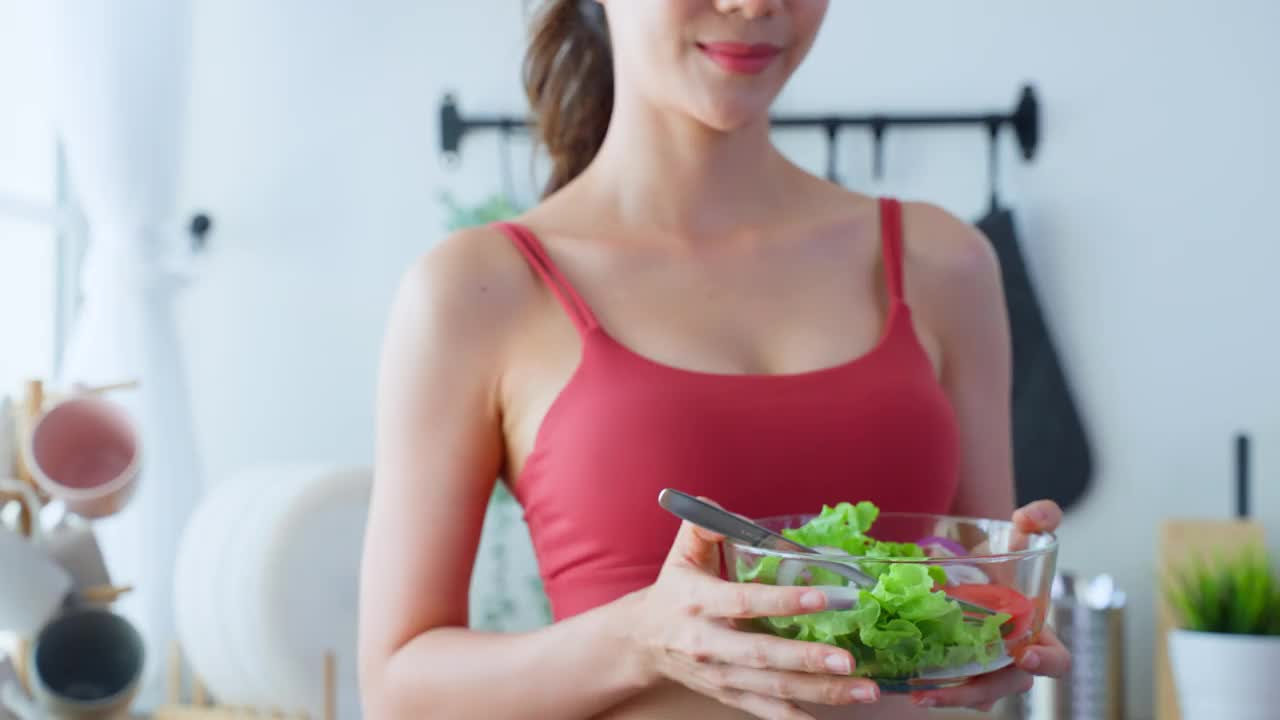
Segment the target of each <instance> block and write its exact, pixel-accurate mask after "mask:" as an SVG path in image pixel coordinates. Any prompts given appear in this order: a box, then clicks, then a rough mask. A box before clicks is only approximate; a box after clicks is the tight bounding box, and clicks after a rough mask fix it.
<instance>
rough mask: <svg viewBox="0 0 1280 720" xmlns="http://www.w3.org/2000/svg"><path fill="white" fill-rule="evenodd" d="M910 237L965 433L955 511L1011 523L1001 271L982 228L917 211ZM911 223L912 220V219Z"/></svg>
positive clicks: (946, 381)
mask: <svg viewBox="0 0 1280 720" xmlns="http://www.w3.org/2000/svg"><path fill="white" fill-rule="evenodd" d="M915 209H916V212H915V216H914V217H913V218H911V220H915V223H914V225H915V226H916V227H914V228H912V227H910V226H909V225H908V232H909V233H911V234H912V235H914V236H915V237H917V238H919V240H920V242H919V243H918V245H921V246H923V247H920V248H919V250H918V251H917V252H916V255H917V256H918V257H919V258H920V262H919V264H920V265H921V277H922V280H923V283H922V284H923V285H924V288H923V289H922V292H927V293H928V297H927V299H926V308H927V312H928V320H929V321H930V325H931V327H932V329H933V330H934V332H935V334H936V336H937V338H938V342H939V344H940V346H941V354H942V372H941V381H942V385H943V388H944V389H945V391H946V393H947V395H948V397H949V398H950V400H951V404H952V407H953V408H954V409H955V413H956V421H957V422H958V424H959V428H960V452H961V457H960V460H961V464H960V482H959V486H958V488H957V493H956V498H955V501H954V502H953V504H952V512H953V513H954V514H957V515H966V516H973V517H993V518H1007V517H1009V516H1010V514H1011V513H1012V512H1013V509H1014V483H1013V450H1012V421H1011V417H1010V416H1011V408H1010V405H1011V397H1010V391H1011V385H1012V380H1011V370H1010V365H1011V349H1010V340H1009V324H1008V313H1007V312H1006V310H1005V303H1004V290H1003V288H1002V287H1001V283H1000V265H999V260H998V259H997V258H996V254H995V251H994V249H993V248H992V247H991V244H990V242H989V241H988V240H987V239H986V238H985V237H983V235H982V233H981V232H980V231H979V230H978V229H977V228H975V227H973V226H971V225H968V224H966V223H964V222H962V221H960V220H958V219H956V218H954V217H952V216H951V215H949V214H947V213H946V212H944V211H942V210H940V209H938V208H935V207H932V206H927V205H924V206H916V208H915ZM908 222H910V220H908Z"/></svg>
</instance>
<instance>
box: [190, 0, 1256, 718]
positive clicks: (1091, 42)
mask: <svg viewBox="0 0 1280 720" xmlns="http://www.w3.org/2000/svg"><path fill="white" fill-rule="evenodd" d="M522 5H523V3H519V2H512V1H498V0H487V1H485V2H471V3H449V4H447V5H446V4H444V3H420V2H409V1H408V0H379V1H378V2H365V3H361V4H359V5H358V6H357V5H355V4H353V3H340V2H336V1H335V0H327V1H325V2H302V0H277V1H276V2H272V3H259V2H253V1H251V0H205V1H204V2H201V3H199V4H198V8H199V11H198V14H197V22H198V26H197V32H196V64H195V85H194V89H193V97H192V102H193V105H192V118H193V120H192V122H193V126H192V128H191V146H190V151H189V155H188V158H187V160H188V163H189V168H188V174H187V184H186V188H185V196H186V198H187V200H188V202H189V204H190V205H191V206H193V207H196V206H198V207H205V208H208V209H209V210H210V211H211V212H212V214H213V216H214V218H215V222H216V230H215V233H214V235H213V237H212V245H211V250H210V252H209V255H208V257H207V258H206V259H205V261H204V262H205V263H206V265H205V267H204V274H203V277H202V279H201V280H200V282H199V284H198V285H197V286H196V287H195V288H193V289H192V291H191V292H190V294H189V295H188V297H187V299H186V305H185V314H184V318H185V320H184V323H185V325H184V327H185V333H186V342H187V350H188V352H189V355H190V362H191V366H192V375H193V384H194V387H195V392H196V410H197V415H198V422H199V430H200V437H201V442H202V446H203V447H202V450H203V454H204V457H205V458H206V459H207V462H208V464H209V471H210V476H211V477H213V478H215V479H216V478H217V477H219V476H222V475H224V474H226V473H227V472H228V471H230V470H231V469H233V468H236V467H239V466H242V465H244V464H246V463H250V462H256V461H260V460H266V459H275V458H289V457H299V456H301V457H322V458H326V459H334V460H339V461H362V460H367V459H368V457H369V455H370V452H371V447H372V436H371V422H372V385H373V379H374V371H375V362H376V357H377V351H378V347H377V344H378V340H379V337H380V333H381V329H382V321H383V317H384V313H385V310H386V305H387V302H388V301H389V299H390V296H391V293H392V290H393V287H394V284H395V281H396V279H397V277H398V274H399V272H400V271H401V269H402V268H403V267H404V266H405V264H406V263H407V262H409V260H410V259H411V258H412V257H414V256H415V255H417V254H418V253H419V252H421V251H422V250H423V249H424V248H426V247H428V246H429V245H430V244H431V243H432V242H433V241H434V240H435V239H437V238H438V237H440V235H441V227H442V224H443V216H442V213H441V211H440V208H439V204H438V203H437V201H436V199H435V198H436V194H437V193H438V192H439V191H441V190H444V189H450V190H452V191H453V192H454V193H455V194H456V195H458V196H460V197H463V198H465V199H469V200H478V199H481V198H483V197H485V196H487V195H488V194H489V193H491V192H494V191H496V190H498V189H499V187H500V183H499V181H498V177H497V168H498V167H499V162H498V156H497V154H496V151H495V147H496V143H494V142H492V141H491V140H488V139H485V138H482V137H477V138H474V139H472V140H471V141H469V142H468V144H467V145H466V146H465V148H466V150H465V154H464V161H463V167H462V168H460V169H458V170H456V171H446V170H444V169H443V168H442V167H441V165H440V163H439V162H438V159H437V155H436V148H437V143H438V140H437V132H438V131H437V127H436V113H437V102H438V100H439V97H440V95H441V93H442V92H443V91H445V90H446V89H457V90H459V91H460V93H461V96H462V103H463V107H464V110H468V111H472V112H476V111H503V112H511V111H517V110H520V109H521V108H522V95H521V94H520V90H519V84H518V61H519V57H520V53H521V50H522V48H521V16H520V11H519V9H518V8H519V7H521V6H522ZM832 5H833V7H832V10H831V14H830V17H829V21H828V25H827V27H826V28H825V30H824V35H823V37H822V38H821V39H820V41H819V43H818V46H817V47H816V48H815V50H814V53H813V56H812V58H811V60H810V61H809V63H808V64H807V66H806V67H805V68H804V69H803V70H802V71H801V73H800V74H799V76H798V77H796V78H795V80H794V82H793V83H792V84H791V85H790V87H789V88H788V90H787V91H786V93H785V94H784V96H783V98H782V99H781V101H780V103H779V110H782V111H802V110H803V111H839V110H852V111H858V110H868V109H932V108H938V109H947V110H949V109H962V108H975V109H986V108H1005V107H1006V106H1009V105H1011V103H1012V102H1013V100H1014V96H1015V92H1016V90H1017V88H1018V87H1019V85H1020V84H1021V83H1022V82H1024V81H1027V80H1030V81H1033V82H1034V83H1036V85H1037V86H1038V88H1039V91H1040V93H1041V99H1042V101H1043V108H1044V114H1045V123H1044V128H1043V147H1042V154H1041V155H1040V156H1039V158H1038V159H1037V160H1036V161H1035V162H1034V163H1033V164H1030V165H1022V164H1020V163H1018V162H1016V161H1014V160H1013V159H1012V158H1013V152H1012V147H1011V146H1010V147H1009V148H1008V150H1009V152H1007V153H1006V158H1007V162H1006V163H1005V166H1004V171H1003V175H1004V178H1005V182H1004V190H1005V195H1006V197H1007V199H1008V200H1010V201H1011V202H1012V203H1013V204H1014V205H1015V207H1016V208H1017V210H1018V214H1019V221H1020V224H1021V226H1022V228H1023V229H1024V230H1025V248H1026V252H1027V254H1028V256H1029V262H1030V265H1031V267H1032V270H1033V272H1034V273H1035V275H1036V276H1037V283H1038V287H1039V291H1040V292H1041V294H1042V300H1043V302H1044V304H1045V307H1046V310H1047V312H1048V313H1049V315H1050V320H1051V323H1052V325H1053V329H1054V331H1055V333H1056V335H1057V337H1058V340H1059V344H1060V346H1061V350H1062V352H1063V354H1064V355H1065V357H1066V361H1067V363H1068V366H1069V370H1070V372H1071V374H1072V377H1073V380H1074V382H1075V383H1076V385H1077V388H1078V392H1079V395H1080V400H1081V402H1082V405H1083V408H1084V410H1085V412H1086V415H1087V418H1088V420H1089V422H1090V425H1091V429H1092V433H1093V436H1094V438H1095V441H1096V444H1097V455H1098V459H1099V472H1098V477H1097V485H1096V490H1095V491H1094V492H1093V493H1092V494H1091V495H1090V496H1089V498H1088V499H1087V501H1086V502H1085V503H1084V505H1083V506H1082V507H1081V508H1080V509H1079V510H1078V511H1077V512H1076V513H1074V514H1073V515H1072V516H1070V517H1069V519H1068V521H1067V524H1066V527H1065V529H1064V531H1063V537H1064V547H1063V556H1062V565H1063V566H1064V567H1066V568H1072V569H1076V570H1078V571H1080V572H1082V573H1094V572H1101V571H1110V572H1114V573H1116V574H1117V575H1118V576H1119V578H1120V580H1121V582H1122V583H1123V585H1124V586H1125V587H1126V589H1128V590H1129V591H1130V592H1131V597H1132V601H1133V604H1134V608H1133V613H1134V615H1133V618H1132V620H1131V625H1130V627H1131V631H1130V635H1129V640H1130V642H1131V651H1130V656H1131V663H1130V671H1131V672H1132V681H1133V682H1132V701H1133V710H1134V717H1143V716H1144V713H1148V712H1149V710H1148V708H1149V705H1150V700H1149V698H1150V678H1149V675H1150V671H1149V653H1150V640H1149V634H1150V629H1151V624H1150V613H1149V610H1148V608H1149V607H1150V605H1151V602H1152V597H1151V594H1150V591H1149V588H1150V587H1151V585H1152V583H1153V581H1154V577H1153V565H1152V553H1153V549H1154V543H1155V533H1156V529H1157V523H1158V521H1159V519H1160V518H1162V517H1165V516H1170V515H1225V514H1226V513H1228V512H1229V511H1230V507H1231V504H1230V503H1231V500H1230V498H1231V495H1230V491H1229V487H1230V483H1229V478H1230V464H1229V462H1230V446H1229V442H1230V435H1231V433H1233V432H1234V431H1236V430H1237V429H1240V428H1245V429H1248V430H1249V431H1250V432H1252V433H1254V436H1255V438H1256V441H1257V442H1256V446H1257V448H1258V450H1259V458H1258V462H1257V463H1256V469H1257V475H1258V482H1257V483H1256V485H1257V494H1256V497H1255V499H1254V505H1255V507H1256V508H1257V509H1258V510H1259V512H1260V514H1261V515H1262V516H1263V518H1264V519H1265V521H1266V522H1267V523H1268V524H1269V525H1270V528H1271V530H1272V537H1273V541H1274V539H1275V537H1277V536H1280V489H1278V488H1280V484H1277V483H1275V482H1269V481H1268V479H1269V478H1270V477H1271V476H1273V475H1274V474H1275V473H1277V472H1280V466H1277V464H1276V463H1274V462H1272V460H1271V458H1272V455H1271V452H1272V448H1275V447H1276V446H1277V444H1278V443H1280V412H1277V410H1276V408H1277V406H1278V405H1280V397H1277V392H1276V389H1277V383H1276V381H1275V380H1274V375H1273V372H1274V368H1275V367H1277V366H1280V337H1278V336H1277V335H1276V334H1275V332H1274V331H1273V329H1272V328H1274V321H1273V318H1272V312H1271V309H1272V308H1275V307H1277V306H1278V305H1280V289H1278V288H1277V287H1276V286H1275V285H1272V284H1271V283H1269V282H1268V281H1269V280H1270V279H1271V278H1272V277H1273V276H1274V268H1275V267H1277V266H1278V265H1280V232H1278V231H1277V230H1276V224H1275V222H1274V220H1273V216H1272V215H1271V214H1270V213H1269V212H1268V209H1269V208H1271V207H1274V206H1275V204H1276V202H1277V201H1280V189H1278V188H1280V182H1278V181H1280V170H1277V168H1278V167H1280V149H1278V148H1277V146H1276V141H1275V139H1274V135H1273V134H1271V132H1269V131H1270V130H1272V129H1273V128H1275V127H1276V126H1277V124H1278V123H1280V84H1277V83H1276V82H1275V80H1274V68H1276V67H1280V51H1278V50H1277V49H1276V46H1275V45H1274V43H1273V42H1272V39H1273V37H1274V31H1275V29H1276V28H1277V27H1280V4H1277V3H1274V2H1271V1H1270V0H1234V1H1232V2H1218V3H1205V2H1193V1H1192V0H1178V1H1176V2H1163V3H1155V2H1135V3H1114V2H1103V1H1102V0H1086V1H1085V2H1077V3H1067V4H1049V3H1027V2H1021V1H1019V0H989V1H988V2H985V3H981V9H980V10H979V9H975V5H974V4H968V3H936V2H926V1H924V0H899V1H898V2H895V3H876V4H872V3H861V2H853V0H837V1H835V2H833V3H832ZM357 7H358V8H359V9H356V8H357ZM446 7H447V9H444V8H446ZM1268 68H1270V69H1271V71H1269V70H1268ZM785 143H786V144H785V147H787V148H788V151H789V152H792V153H793V154H794V155H795V156H796V157H798V158H803V159H804V160H805V161H806V162H810V163H812V167H813V168H814V169H815V170H817V171H821V168H822V156H821V149H822V146H821V143H819V142H817V141H809V140H805V139H795V138H788V139H787V140H786V141H785ZM844 147H845V148H847V149H848V150H847V154H846V162H845V163H844V166H843V168H842V172H843V173H844V176H845V177H846V179H847V180H848V182H849V183H850V184H851V185H854V186H857V187H859V188H861V189H864V190H869V191H873V192H895V193H902V194H907V195H912V196H916V197H924V198H928V199H932V200H934V201H937V202H940V203H942V204H944V205H945V206H947V207H949V208H951V209H952V210H954V211H955V212H957V213H960V214H962V215H964V216H966V217H976V215H977V214H978V213H980V212H981V210H982V208H983V207H984V203H985V200H984V198H985V183H986V169H985V160H984V157H985V155H984V152H985V147H984V142H983V140H982V136H981V135H980V134H975V133H966V132H947V133H923V134H911V135H906V134H905V133H904V134H893V135H891V136H890V142H889V144H888V145H887V148H886V164H887V169H888V175H887V177H886V179H885V182H884V183H882V184H879V185H875V184H872V183H871V181H870V163H869V160H868V159H867V158H866V149H867V147H868V146H867V143H865V141H863V140H861V139H860V138H857V137H854V136H850V137H849V138H848V139H847V141H846V142H845V145H844ZM525 157H526V156H525V155H524V154H517V155H516V160H515V162H516V164H517V167H521V163H524V162H525Z"/></svg>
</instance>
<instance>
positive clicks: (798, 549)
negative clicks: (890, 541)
mask: <svg viewBox="0 0 1280 720" xmlns="http://www.w3.org/2000/svg"><path fill="white" fill-rule="evenodd" d="M658 504H659V505H661V506H662V507H663V508H664V509H665V510H667V512H670V513H671V514H672V515H675V516H676V517H678V518H680V519H682V520H688V521H689V522H691V523H693V524H694V525H697V526H699V527H702V528H705V529H707V530H710V531H711V532H715V533H720V534H721V535H724V536H725V537H727V538H730V539H733V540H736V541H738V542H740V543H746V544H747V545H750V546H752V547H758V548H762V549H765V550H776V551H779V552H786V553H792V554H802V555H813V556H814V559H813V560H812V561H808V560H807V561H806V562H810V563H811V564H813V565H816V566H818V567H821V568H823V569H826V570H830V571H831V572H833V573H835V574H837V575H839V576H840V577H843V578H845V579H846V580H848V581H849V582H850V583H852V584H853V585H856V586H857V587H859V588H863V589H866V590H870V589H871V588H873V587H875V586H876V584H877V582H878V581H877V580H876V578H874V577H872V576H871V575H870V574H869V573H867V572H866V571H864V570H863V569H862V568H859V567H858V566H856V565H851V564H848V563H842V562H835V561H832V560H825V559H823V555H822V553H820V552H818V551H817V550H814V549H813V548H811V547H809V546H807V545H802V544H800V543H798V542H795V541H794V540H790V539H788V538H787V537H785V536H783V535H780V534H778V533H776V532H774V531H772V530H770V529H769V528H766V527H764V526H762V525H759V524H757V523H754V522H752V521H750V520H748V519H746V518H744V517H742V516H741V515H736V514H734V513H731V512H729V511H728V510H725V509H723V508H720V507H717V506H716V505H712V504H711V503H709V502H705V501H703V500H699V499H698V498H696V497H693V496H692V495H689V494H687V493H683V492H680V491H679V490H672V489H671V488H666V489H665V490H663V491H662V492H660V493H658ZM951 599H952V600H955V602H956V603H957V604H959V605H960V607H961V608H962V609H964V610H965V611H967V612H970V613H976V614H979V615H995V614H996V611H995V610H992V609H991V608H988V607H985V606H982V605H978V604H976V603H971V602H968V601H967V600H961V599H959V598H951Z"/></svg>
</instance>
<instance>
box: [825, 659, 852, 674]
mask: <svg viewBox="0 0 1280 720" xmlns="http://www.w3.org/2000/svg"><path fill="white" fill-rule="evenodd" d="M824 662H826V664H827V669H828V670H830V671H831V672H837V673H842V674H844V675H848V674H849V673H851V672H853V665H852V664H851V663H850V662H849V658H847V657H844V656H843V655H828V656H827V659H826V660H825V661H824Z"/></svg>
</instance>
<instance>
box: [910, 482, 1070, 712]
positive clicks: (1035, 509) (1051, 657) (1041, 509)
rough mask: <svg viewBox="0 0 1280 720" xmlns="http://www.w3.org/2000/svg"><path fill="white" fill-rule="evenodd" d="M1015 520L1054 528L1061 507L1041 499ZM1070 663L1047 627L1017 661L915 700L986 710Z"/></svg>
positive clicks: (1032, 527)
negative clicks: (1040, 676) (1001, 668)
mask: <svg viewBox="0 0 1280 720" xmlns="http://www.w3.org/2000/svg"><path fill="white" fill-rule="evenodd" d="M1013 522H1014V524H1015V525H1017V527H1018V530H1019V531H1021V532H1024V533H1027V534H1032V533H1038V532H1053V531H1054V530H1056V529H1057V528H1058V524H1059V523H1060V522H1062V509H1061V508H1059V507H1058V504H1057V503H1055V502H1053V501H1052V500H1038V501H1036V502H1033V503H1031V504H1029V505H1027V506H1026V507H1023V508H1021V509H1019V510H1018V511H1017V512H1015V513H1014V514H1013ZM1070 667H1071V653H1069V652H1068V651H1067V649H1066V648H1065V647H1063V646H1062V643H1061V642H1059V641H1058V636H1057V635H1055V634H1054V632H1053V630H1051V629H1050V628H1048V627H1046V628H1044V629H1043V630H1041V632H1040V635H1039V636H1038V637H1037V638H1036V643H1035V644H1033V645H1028V646H1027V647H1025V648H1023V649H1022V650H1021V651H1019V653H1018V655H1017V657H1015V658H1014V665H1012V666H1010V667H1008V668H1005V669H1004V670H999V671H997V672H994V673H990V674H988V675H983V676H982V677H979V678H976V679H974V680H973V681H972V682H969V683H966V684H964V685H960V686H958V687H954V688H947V689H945V690H933V691H929V692H921V693H914V694H913V695H912V700H913V702H915V704H916V705H919V706H921V707H970V708H977V709H979V710H983V711H986V710H990V709H991V708H992V707H993V706H994V705H995V704H996V702H998V701H999V700H1001V699H1003V698H1004V697H1006V696H1009V695H1017V694H1020V693H1024V692H1027V691H1028V690H1030V689H1031V684H1032V682H1033V681H1034V679H1035V676H1037V675H1042V676H1045V677H1055V678H1056V677H1062V676H1063V675H1064V674H1065V673H1066V672H1067V670H1068V669H1069V668H1070Z"/></svg>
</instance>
